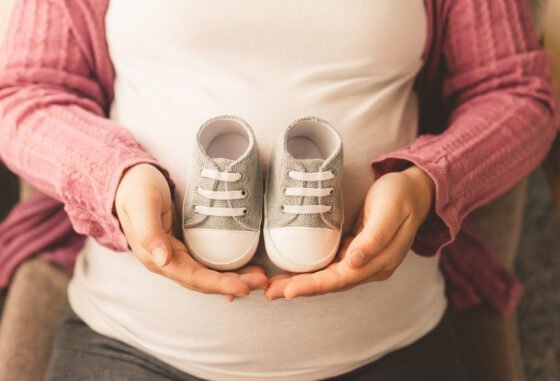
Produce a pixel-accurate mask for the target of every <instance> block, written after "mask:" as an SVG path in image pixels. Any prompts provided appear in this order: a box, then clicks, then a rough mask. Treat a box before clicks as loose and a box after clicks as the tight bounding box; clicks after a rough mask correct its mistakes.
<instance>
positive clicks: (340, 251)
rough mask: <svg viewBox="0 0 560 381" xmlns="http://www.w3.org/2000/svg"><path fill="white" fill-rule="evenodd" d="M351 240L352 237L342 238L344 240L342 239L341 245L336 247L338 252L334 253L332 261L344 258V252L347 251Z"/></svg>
mask: <svg viewBox="0 0 560 381" xmlns="http://www.w3.org/2000/svg"><path fill="white" fill-rule="evenodd" d="M353 240H354V237H345V238H344V240H343V241H342V246H341V247H340V248H339V249H338V253H336V258H335V259H334V262H340V261H342V260H344V258H345V257H346V254H347V253H348V248H349V247H350V244H351V243H352V241H353Z"/></svg>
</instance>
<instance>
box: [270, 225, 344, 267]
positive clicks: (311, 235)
mask: <svg viewBox="0 0 560 381" xmlns="http://www.w3.org/2000/svg"><path fill="white" fill-rule="evenodd" d="M264 233H265V245H266V251H267V254H268V256H269V258H270V260H271V261H272V262H273V263H274V264H275V265H276V266H278V267H280V268H281V269H283V270H286V271H290V272H308V271H315V270H319V269H321V268H323V267H325V266H327V265H328V264H329V263H330V262H331V261H332V260H333V258H334V257H335V255H336V252H337V250H338V246H339V244H340V237H341V232H340V231H339V230H333V229H324V228H306V227H287V228H273V229H265V232H264Z"/></svg>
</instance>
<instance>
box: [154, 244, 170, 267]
mask: <svg viewBox="0 0 560 381" xmlns="http://www.w3.org/2000/svg"><path fill="white" fill-rule="evenodd" d="M152 257H153V258H154V262H155V263H156V265H158V266H159V267H162V266H163V265H165V261H166V260H167V255H165V249H164V248H163V247H161V246H158V247H156V248H155V249H154V251H152Z"/></svg>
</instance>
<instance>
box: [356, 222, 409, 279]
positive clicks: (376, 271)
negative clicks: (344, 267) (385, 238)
mask: <svg viewBox="0 0 560 381" xmlns="http://www.w3.org/2000/svg"><path fill="white" fill-rule="evenodd" d="M413 225H414V224H413V223H412V221H411V220H410V219H407V220H406V221H405V223H404V224H403V225H402V227H401V228H400V229H399V231H398V232H397V234H395V237H394V239H393V240H392V241H391V243H390V244H389V246H387V247H386V248H385V249H384V250H383V251H382V252H381V253H379V255H377V256H376V257H375V258H373V259H372V260H371V261H370V262H369V263H368V264H367V265H366V266H365V267H364V268H363V270H364V272H365V273H366V274H368V275H367V277H366V278H365V279H360V281H365V280H372V281H381V280H387V279H389V278H390V277H391V276H392V274H393V273H394V272H395V270H396V269H397V268H398V267H399V266H400V264H401V263H402V261H403V260H404V258H405V257H406V255H407V254H408V252H409V251H410V247H411V246H412V242H413V241H414V236H415V229H414V228H413ZM349 270H350V269H349ZM361 270H362V269H360V271H361Z"/></svg>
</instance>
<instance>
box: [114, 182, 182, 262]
mask: <svg viewBox="0 0 560 381" xmlns="http://www.w3.org/2000/svg"><path fill="white" fill-rule="evenodd" d="M161 197H162V196H161V195H160V194H158V193H157V192H155V191H154V192H146V193H142V194H140V195H138V196H136V197H134V198H132V199H131V200H129V201H128V202H127V203H126V204H125V213H126V215H127V217H128V221H129V223H130V225H131V228H132V229H131V230H132V233H133V235H134V236H135V238H136V240H137V241H138V243H139V244H140V246H142V247H143V248H144V250H146V251H147V252H148V253H150V255H151V257H152V259H153V261H154V263H155V264H156V265H157V266H159V267H163V266H165V265H167V264H168V263H169V260H170V258H171V253H172V251H171V244H170V242H169V239H168V235H167V233H166V232H165V230H164V227H163V224H162V218H163V217H164V216H163V215H162V212H163V210H162V208H163V201H162V199H161Z"/></svg>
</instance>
